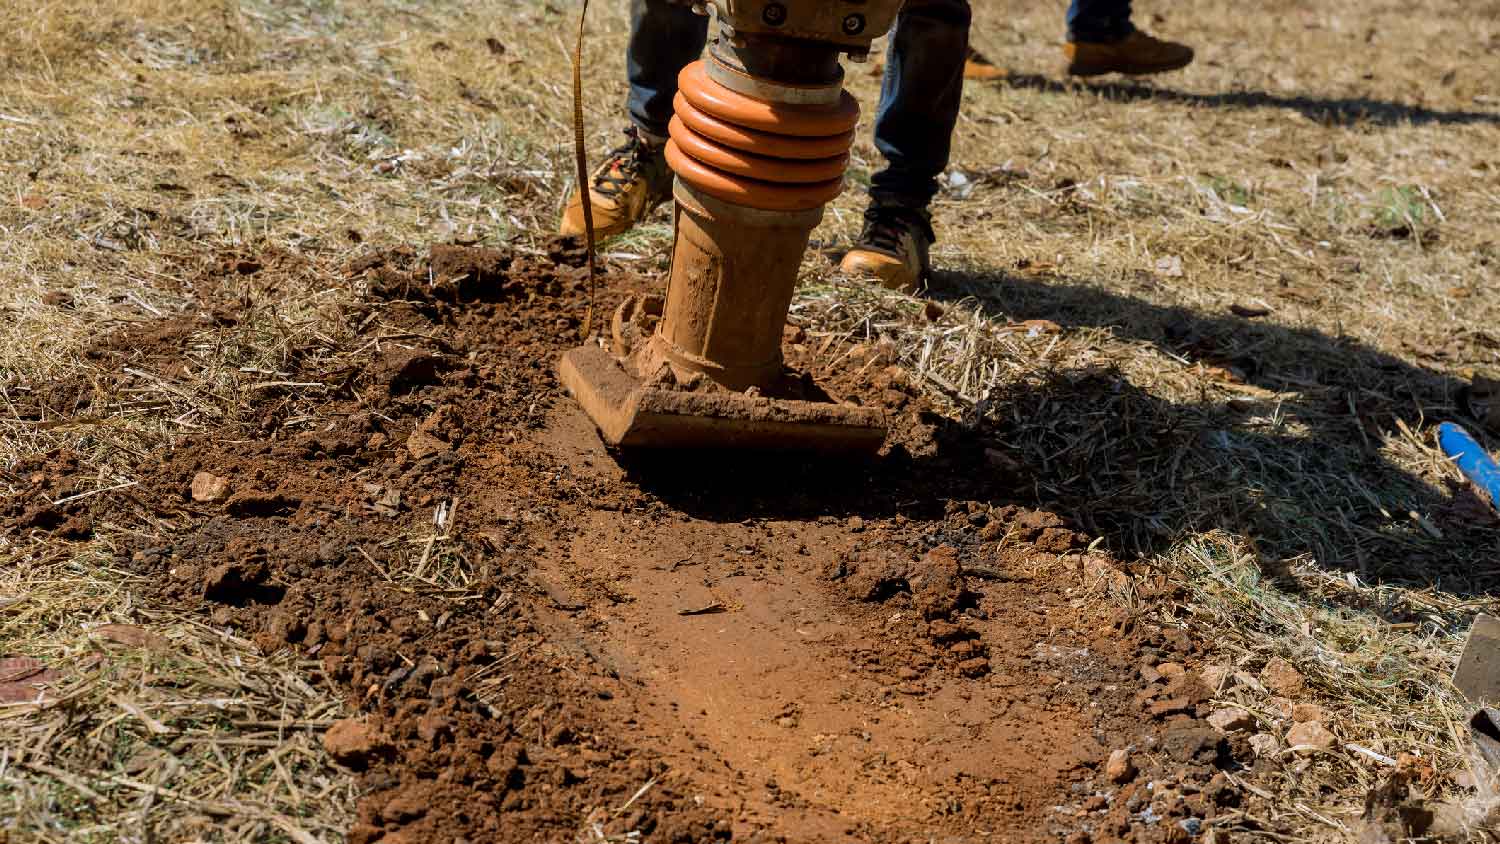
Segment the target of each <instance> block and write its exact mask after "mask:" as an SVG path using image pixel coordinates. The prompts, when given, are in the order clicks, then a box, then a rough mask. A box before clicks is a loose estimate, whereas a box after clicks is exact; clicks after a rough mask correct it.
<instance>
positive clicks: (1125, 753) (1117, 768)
mask: <svg viewBox="0 0 1500 844" xmlns="http://www.w3.org/2000/svg"><path fill="white" fill-rule="evenodd" d="M1104 775H1105V776H1106V777H1109V781H1110V782H1112V783H1115V784H1117V785H1124V784H1125V783H1127V782H1130V781H1131V780H1133V779H1135V761H1134V760H1133V759H1131V758H1130V751H1129V750H1126V749H1124V748H1121V749H1119V750H1116V751H1114V752H1113V753H1111V754H1109V761H1108V762H1105V763H1104Z"/></svg>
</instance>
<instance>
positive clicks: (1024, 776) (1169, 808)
mask: <svg viewBox="0 0 1500 844" xmlns="http://www.w3.org/2000/svg"><path fill="white" fill-rule="evenodd" d="M435 251H436V261H435V262H433V261H430V260H429V258H428V257H427V256H419V255H417V254H415V253H412V252H405V251H394V252H388V253H382V254H376V255H372V256H370V257H369V258H367V259H364V260H361V261H359V262H356V263H355V264H354V265H353V266H351V267H349V268H347V269H345V270H343V271H342V272H343V273H344V278H343V281H344V282H345V283H347V284H348V285H350V286H352V287H353V288H354V289H355V291H356V293H357V296H356V297H355V298H356V299H357V303H356V304H355V305H353V306H350V307H348V308H346V309H345V311H344V312H342V313H341V314H339V315H338V319H339V320H340V321H341V322H342V323H343V324H344V325H345V326H346V327H347V329H346V333H347V336H348V338H350V339H352V343H348V344H343V345H347V347H348V349H350V350H352V351H348V352H345V353H332V352H329V351H328V349H327V348H326V346H325V347H317V346H315V345H311V344H313V343H316V342H317V341H308V342H309V344H310V345H308V346H306V347H302V346H297V345H295V344H293V345H291V346H289V348H288V350H287V356H286V363H285V365H284V369H285V370H286V371H287V372H289V373H290V374H291V375H290V377H284V378H283V377H281V376H278V377H277V378H276V379H269V380H277V381H286V382H292V383H293V384H302V383H309V382H317V383H319V384H323V385H326V388H323V389H317V390H311V391H309V390H306V389H303V388H298V387H295V386H288V385H272V386H266V385H265V384H264V383H260V384H259V386H256V382H265V381H267V380H268V379H267V378H266V376H264V375H256V374H248V375H246V376H245V378H246V380H245V383H244V384H243V385H241V386H242V390H243V394H244V395H246V396H247V397H249V401H248V402H247V409H246V410H245V411H244V412H243V413H242V414H240V415H239V416H236V417H234V418H231V419H230V420H228V421H226V422H225V423H224V424H223V425H222V426H220V427H218V428H216V429H214V430H211V431H208V432H205V433H201V434H194V435H192V436H186V437H183V438H182V439H181V440H180V441H179V442H177V443H176V445H175V447H173V448H172V449H171V450H170V451H167V452H165V453H163V454H160V455H155V456H152V457H150V458H149V459H148V460H147V462H146V463H145V464H144V465H142V466H140V467H139V468H138V470H137V474H136V477H137V478H138V479H139V480H140V483H139V485H138V486H135V487H131V488H129V489H125V490H121V491H120V492H118V493H113V494H110V495H100V496H94V497H90V498H86V499H82V500H79V501H76V502H73V503H70V504H67V505H64V506H62V507H54V506H52V505H50V504H49V503H48V502H50V501H52V500H56V499H58V498H61V497H64V496H66V495H68V494H70V493H72V492H76V491H82V490H86V489H90V488H92V485H93V484H94V480H93V478H91V477H90V478H82V477H75V476H74V474H73V473H74V472H75V471H76V462H75V461H72V460H71V459H70V457H69V456H68V455H65V454H52V455H47V456H45V457H43V458H40V459H38V460H36V461H34V462H33V463H32V464H31V465H26V466H20V467H12V468H10V469H9V470H7V471H9V472H10V473H11V474H13V475H14V476H15V479H16V480H17V481H19V482H21V483H23V484H25V489H24V490H23V492H22V493H20V494H19V495H16V496H13V497H12V498H9V499H4V500H0V529H3V530H4V531H5V532H6V533H7V534H8V535H10V536H12V537H14V538H21V537H26V536H31V537H33V538H37V537H41V536H45V535H54V536H62V537H64V538H82V537H86V536H88V535H90V534H91V533H93V532H95V531H97V532H98V533H99V534H100V535H101V536H104V535H107V536H108V537H109V538H110V539H111V540H112V541H113V542H115V543H116V544H117V546H118V547H119V548H120V551H119V557H118V564H119V565H121V566H122V567H125V568H128V569H130V570H133V571H136V572H139V573H142V574H145V575H149V576H150V577H151V578H152V579H151V583H152V584H153V587H152V592H153V594H150V595H148V596H145V597H146V598H147V599H148V600H152V601H156V602H160V603H166V604H171V605H175V606H181V607H186V608H190V609H193V610H197V611H201V612H203V613H204V614H206V615H207V616H209V617H210V618H211V620H212V622H213V623H214V624H216V625H220V626H224V627H228V628H230V629H233V630H235V631H238V632H240V633H241V634H242V635H245V636H249V637H253V639H254V640H255V641H256V642H257V643H258V644H259V645H260V646H261V647H262V648H264V649H266V650H274V649H279V648H292V649H295V650H296V651H297V652H298V653H300V654H302V655H304V656H306V657H309V658H311V659H314V660H317V661H319V662H320V664H321V666H322V673H323V678H322V679H324V680H326V682H329V683H332V684H334V685H335V687H336V688H338V689H339V690H341V693H342V694H343V695H344V696H345V697H346V698H347V699H348V702H349V705H350V707H351V709H352V710H354V711H357V712H359V713H361V714H360V716H359V717H358V718H354V719H351V720H349V721H346V722H341V723H340V724H338V725H337V726H336V727H335V728H334V729H332V730H330V731H329V732H328V733H327V734H326V736H325V744H326V745H327V746H328V747H329V749H330V750H331V751H332V752H333V754H334V755H335V757H336V758H337V759H338V760H339V761H340V762H341V763H342V764H345V765H347V766H349V767H351V768H353V769H355V770H357V771H359V772H360V773H359V776H360V784H361V786H362V788H363V790H364V795H365V796H364V797H363V799H362V800H361V802H360V809H359V814H360V820H359V822H358V824H357V825H356V826H355V827H354V828H353V829H352V830H351V831H350V840H351V841H353V842H373V841H380V842H385V843H386V844H396V842H444V844H446V842H456V841H475V842H477V841H507V842H509V841H516V842H520V841H554V840H555V841H573V840H588V841H595V840H605V839H606V838H608V840H622V841H623V840H627V838H626V834H627V833H630V832H639V833H641V834H642V836H643V838H642V839H630V840H645V841H652V842H658V841H659V842H702V841H712V840H722V841H729V840H734V841H797V842H822V841H835V840H838V841H849V840H858V841H873V842H907V841H912V842H915V841H923V842H926V841H952V842H960V841H990V840H1003V841H1051V840H1066V841H1069V842H1071V843H1072V844H1080V842H1087V841H1099V842H1105V841H1150V842H1158V841H1170V842H1187V841H1189V840H1191V839H1193V838H1194V837H1196V836H1197V835H1198V834H1199V833H1200V831H1201V830H1204V829H1207V827H1208V824H1209V823H1210V822H1211V821H1212V819H1213V818H1215V817H1216V816H1219V815H1221V814H1222V813H1224V812H1225V811H1226V810H1227V807H1229V806H1232V805H1234V804H1236V803H1237V801H1238V799H1239V795H1238V793H1237V792H1236V791H1235V790H1234V789H1233V788H1232V787H1231V786H1230V785H1229V781H1228V778H1226V776H1225V774H1224V773H1223V771H1224V770H1226V769H1231V768H1233V767H1235V766H1236V757H1237V756H1238V757H1239V758H1244V756H1243V748H1234V747H1230V746H1228V745H1227V743H1226V742H1225V741H1224V740H1223V739H1222V738H1221V736H1219V735H1218V734H1217V733H1215V732H1214V731H1213V730H1211V729H1208V728H1207V727H1206V726H1204V725H1203V724H1202V723H1201V722H1200V721H1199V720H1198V718H1199V717H1200V716H1202V715H1204V714H1206V713H1205V712H1204V700H1205V697H1206V692H1205V690H1204V689H1203V688H1202V687H1201V685H1200V684H1199V683H1198V682H1197V680H1196V679H1194V678H1195V677H1196V672H1195V671H1194V670H1193V669H1194V667H1195V665H1196V662H1197V658H1196V655H1197V654H1198V648H1197V645H1196V644H1195V643H1194V641H1193V639H1192V637H1191V636H1190V635H1189V634H1188V633H1187V632H1185V631H1184V630H1182V629H1178V628H1166V629H1163V628H1161V627H1158V626H1156V624H1155V623H1151V622H1148V621H1146V619H1145V616H1144V615H1134V614H1131V613H1129V612H1127V611H1125V610H1123V609H1122V608H1121V607H1122V605H1121V604H1120V603H1119V602H1118V601H1116V600H1114V599H1112V598H1109V597H1107V596H1106V595H1105V592H1106V590H1116V591H1118V590H1124V589H1130V590H1134V591H1135V592H1136V593H1137V597H1136V600H1137V602H1138V605H1139V606H1142V607H1145V608H1147V609H1148V610H1149V611H1150V612H1149V615H1150V617H1151V618H1153V619H1160V618H1165V617H1168V616H1167V615H1165V614H1163V613H1162V612H1159V611H1158V610H1159V609H1160V608H1161V607H1163V606H1170V604H1171V601H1172V598H1173V596H1172V595H1170V594H1164V593H1161V592H1159V591H1156V590H1155V589H1154V587H1153V585H1152V583H1151V582H1150V581H1149V580H1148V579H1146V578H1144V577H1142V578H1134V577H1132V575H1131V574H1130V573H1129V572H1128V571H1126V569H1125V568H1124V567H1123V566H1121V565H1120V564H1118V563H1116V562H1115V561H1113V560H1111V559H1109V558H1108V557H1106V556H1104V555H1101V554H1098V553H1090V552H1089V551H1088V548H1089V545H1090V538H1089V537H1087V536H1084V535H1082V534H1080V533H1077V532H1076V531H1074V530H1073V529H1071V528H1070V527H1069V526H1068V525H1066V524H1064V523H1063V520H1062V519H1061V518H1059V517H1057V516H1055V515H1052V514H1050V513H1046V512H1038V511H1034V510H1028V509H1025V508H1023V507H1021V506H1017V504H1016V503H1014V499H1015V498H1017V497H1019V492H1018V490H1023V489H1024V488H1025V486H1029V485H1024V479H1020V478H1017V477H1015V476H1013V475H1008V474H1006V473H1005V472H1004V471H1003V467H997V466H996V465H994V464H995V462H996V461H995V460H993V459H991V460H987V459H986V456H985V449H986V447H987V445H990V444H988V443H985V442H983V441H982V440H981V439H979V438H978V437H977V436H976V435H974V434H972V433H970V432H968V431H966V430H965V429H964V428H962V427H961V426H959V425H956V424H954V423H950V422H947V421H945V420H943V419H942V418H940V417H938V416H936V415H935V414H933V413H931V412H930V411H929V410H927V408H926V406H925V404H924V402H923V399H922V398H921V397H920V395H919V393H918V391H917V390H915V389H913V388H912V387H911V386H910V385H909V384H908V383H907V382H906V379H905V375H904V373H902V372H901V371H900V370H899V369H896V368H893V367H890V366H888V365H887V362H886V361H882V360H879V359H878V358H876V357H875V355H874V353H873V352H872V351H871V350H869V349H862V348H853V349H849V348H843V347H835V348H831V349H830V348H806V347H804V346H803V345H802V344H797V343H795V342H794V344H793V345H792V346H791V347H790V348H791V349H792V352H791V358H792V362H793V363H795V364H800V365H802V366H804V367H806V368H807V369H808V370H809V371H810V373H811V374H812V375H813V376H814V377H816V378H817V379H818V381H819V385H820V386H821V387H822V388H823V389H826V390H827V391H828V392H829V393H831V394H832V395H834V396H835V397H838V398H840V399H848V400H854V401H858V402H861V403H865V404H874V405H882V406H884V407H886V408H888V409H889V410H890V411H891V413H892V416H893V418H894V419H895V420H896V429H897V430H896V432H895V433H894V434H893V435H892V437H891V440H890V444H889V445H888V448H887V450H886V452H885V453H884V454H883V455H882V456H881V457H880V458H878V459H876V460H873V461H864V462H854V463H831V462H826V461H821V460H818V459H809V458H806V457H801V458H789V459H788V458H781V459H777V458H767V457H753V458H747V457H735V456H722V457H720V456H702V455H683V454H656V455H650V456H639V455H624V454H611V453H608V452H607V451H606V450H605V449H604V448H603V447H602V446H601V445H600V442H599V439H598V437H597V435H596V434H595V432H594V430H593V428H592V427H591V425H590V423H589V422H588V421H587V419H586V418H585V417H583V416H582V414H581V413H580V412H579V411H578V409H577V408H576V407H575V406H574V404H573V403H572V402H571V401H570V400H569V399H568V398H567V397H566V396H565V395H564V394H563V393H562V392H561V390H560V388H559V386H558V383H557V380H556V376H555V374H554V364H555V361H556V360H557V358H558V356H559V354H560V353H561V352H562V351H564V350H565V349H567V348H568V347H570V346H571V345H573V344H574V343H575V342H576V336H577V330H578V328H577V327H578V321H579V318H580V316H581V314H582V313H583V310H584V308H583V305H584V300H585V297H586V292H585V291H586V286H585V285H584V283H583V277H582V274H581V271H580V270H579V269H577V268H576V266H571V264H573V263H575V259H576V257H577V256H576V254H573V253H572V252H571V251H570V250H568V249H566V248H563V246H560V247H559V248H558V249H556V250H554V254H553V255H552V256H551V257H549V258H541V257H535V258H532V257H522V256H516V255H511V254H509V253H499V252H486V251H481V250H463V249H451V248H444V249H438V250H435ZM241 262H248V265H247V266H242V265H241ZM237 273H240V274H243V275H244V276H246V277H249V278H250V279H251V280H252V281H253V282H254V283H249V284H247V283H245V281H244V279H243V278H235V274H237ZM327 275H328V273H327V271H324V270H320V269H319V268H318V267H317V266H316V265H315V264H314V263H312V262H310V261H304V260H301V259H298V258H296V256H288V255H277V256H266V257H263V258H262V257H257V258H255V259H254V260H250V259H246V258H243V257H240V258H235V259H230V260H228V261H225V262H222V263H220V264H216V265H214V266H212V267H210V268H208V269H207V270H205V271H204V273H203V276H202V278H201V279H199V280H198V281H197V282H195V284H194V285H193V287H192V290H193V292H194V293H195V295H197V296H198V297H199V301H198V303H197V306H196V308H195V309H194V310H193V311H192V312H190V313H187V314H184V315H181V316H179V317H175V318H173V319H171V320H166V321H163V322H160V323H156V324H152V325H148V326H144V327H141V328H137V329H136V330H134V331H131V332H127V333H125V334H123V335H120V336H116V337H113V338H110V339H108V340H107V341H105V342H104V343H102V344H101V346H100V347H99V349H98V350H97V352H96V354H95V358H96V360H97V362H99V363H100V364H101V366H104V367H106V368H108V369H109V370H110V371H113V372H116V373H119V378H120V381H119V383H118V384H114V385H110V384H105V385H104V387H105V389H112V388H114V387H118V386H120V385H123V384H124V383H126V381H127V380H128V379H129V378H130V377H134V376H129V375H127V374H126V373H125V368H126V367H129V368H131V369H132V370H135V371H137V372H139V371H142V370H143V369H144V370H146V371H151V372H157V373H163V374H165V373H170V372H174V371H175V372H181V371H187V370H186V369H184V368H185V367H186V368H187V369H191V368H193V366H194V364H193V362H192V356H193V355H194V354H197V353H198V352H195V351H194V350H195V349H196V350H201V349H203V348H205V343H208V344H209V345H211V344H212V342H213V341H214V340H215V339H216V338H217V339H219V340H223V339H225V338H229V337H232V335H233V333H234V332H235V331H236V330H238V329H237V326H236V322H237V320H236V318H235V316H234V314H235V313H236V312H240V313H243V312H245V311H246V309H248V308H251V307H255V306H256V300H257V297H259V299H260V300H262V302H263V303H264V302H265V301H270V300H273V299H274V297H276V296H278V295H281V294H280V292H279V291H282V290H286V289H290V287H289V286H290V285H296V284H310V283H313V282H314V281H317V282H320V283H322V284H323V285H324V286H328V285H327V282H328V279H327ZM646 286H647V282H646V280H644V279H639V278H635V277H631V276H629V275H627V274H624V273H615V274H612V275H611V277H610V278H609V280H608V282H607V284H606V291H605V293H606V296H607V300H608V301H607V302H604V303H601V304H608V305H610V306H612V305H613V303H614V302H616V301H618V300H619V299H620V298H621V297H622V296H623V295H624V294H625V293H627V292H630V291H640V290H642V289H644V288H645V287H646ZM229 291H233V293H232V295H231V293H230V292H229ZM791 339H792V340H793V341H796V340H800V339H803V338H801V337H798V336H793V337H792V338H791ZM835 359H837V360H838V364H837V369H836V370H833V371H825V370H824V369H823V368H822V366H823V364H822V363H820V362H828V361H833V360H835ZM70 395H71V396H72V399H71V400H72V401H74V404H75V405H76V404H77V403H78V401H79V400H78V397H77V394H76V391H75V393H73V394H69V393H68V391H67V390H66V389H63V388H59V390H57V391H54V392H52V393H49V394H48V395H47V396H46V397H44V399H45V400H46V401H48V402H52V404H51V405H50V407H51V408H52V409H53V410H54V411H55V410H57V406H58V403H65V402H66V401H68V400H69V396H70ZM999 462H1001V463H1003V462H1004V461H1003V460H1000V461H999ZM202 473H206V474H202ZM195 478H196V479H197V483H196V493H197V495H196V498H197V499H201V500H195ZM439 523H441V524H440V525H439ZM434 537H437V538H434ZM1184 669H1186V670H1184ZM314 679H317V678H314ZM1121 750H1123V751H1125V754H1122V755H1125V756H1128V761H1126V760H1122V759H1120V758H1116V759H1115V760H1114V764H1113V765H1111V764H1109V763H1108V760H1109V758H1110V756H1111V753H1112V752H1114V751H1121ZM609 836H615V837H612V838H611V837H609Z"/></svg>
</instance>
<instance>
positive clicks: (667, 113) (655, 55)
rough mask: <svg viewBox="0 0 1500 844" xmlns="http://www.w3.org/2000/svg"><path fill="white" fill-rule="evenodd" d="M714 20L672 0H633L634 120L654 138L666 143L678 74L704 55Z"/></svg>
mask: <svg viewBox="0 0 1500 844" xmlns="http://www.w3.org/2000/svg"><path fill="white" fill-rule="evenodd" d="M707 41H708V18H706V17H704V16H703V15H695V14H693V10H692V9H691V8H689V7H687V6H682V5H677V4H673V3H668V2H666V0H630V43H629V45H628V46H627V47H626V49H625V69H626V74H627V75H628V76H629V78H630V98H629V100H628V101H627V102H626V105H627V107H628V108H629V109H630V120H631V122H633V123H634V124H635V125H636V127H637V128H639V129H641V130H642V131H644V132H646V134H647V135H649V136H651V137H652V138H653V139H656V140H661V141H665V140H666V137H667V123H669V122H670V121H671V120H672V97H673V96H675V95H676V94H677V74H679V73H681V72H682V69H683V68H684V67H687V66H688V65H689V64H691V63H692V62H693V61H695V60H697V58H698V57H699V56H700V55H702V54H703V46H704V44H705V43H707Z"/></svg>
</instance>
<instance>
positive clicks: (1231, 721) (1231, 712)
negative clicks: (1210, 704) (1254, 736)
mask: <svg viewBox="0 0 1500 844" xmlns="http://www.w3.org/2000/svg"><path fill="white" fill-rule="evenodd" d="M1208 725H1209V726H1210V727H1213V728H1214V729H1216V730H1218V731H1219V732H1221V733H1235V732H1239V731H1240V730H1248V729H1250V728H1251V727H1254V726H1255V716H1253V715H1251V714H1250V713H1249V712H1246V711H1245V710H1243V709H1241V708H1239V707H1238V706H1226V707H1224V708H1223V709H1216V710H1214V712H1213V714H1211V715H1209V716H1208Z"/></svg>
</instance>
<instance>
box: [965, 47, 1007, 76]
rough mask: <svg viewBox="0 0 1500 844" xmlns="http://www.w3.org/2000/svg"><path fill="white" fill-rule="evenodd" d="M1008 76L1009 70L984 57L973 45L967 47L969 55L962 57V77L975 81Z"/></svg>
mask: <svg viewBox="0 0 1500 844" xmlns="http://www.w3.org/2000/svg"><path fill="white" fill-rule="evenodd" d="M1007 76H1010V71H1008V70H1006V69H1005V68H1003V67H1000V66H998V65H996V64H995V63H994V62H992V61H990V60H989V59H987V58H985V57H984V55H983V54H982V53H980V52H979V51H978V50H976V49H974V48H973V47H970V48H969V56H968V58H966V59H964V78H965V79H972V80H974V81H976V82H987V81H989V80H991V79H1004V78H1005V77H1007Z"/></svg>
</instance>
